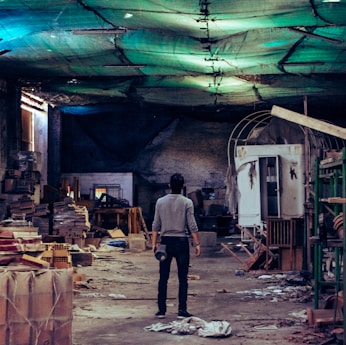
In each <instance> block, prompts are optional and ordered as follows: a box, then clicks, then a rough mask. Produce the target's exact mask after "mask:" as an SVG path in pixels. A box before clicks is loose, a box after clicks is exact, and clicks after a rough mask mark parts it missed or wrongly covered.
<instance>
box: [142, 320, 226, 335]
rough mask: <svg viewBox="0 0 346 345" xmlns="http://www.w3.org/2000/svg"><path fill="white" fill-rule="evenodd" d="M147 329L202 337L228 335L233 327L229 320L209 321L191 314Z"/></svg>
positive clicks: (146, 328) (146, 329)
mask: <svg viewBox="0 0 346 345" xmlns="http://www.w3.org/2000/svg"><path fill="white" fill-rule="evenodd" d="M144 330H145V331H153V332H161V331H165V332H168V333H172V334H180V335H187V334H197V335H198V336H200V337H204V338H206V337H214V338H215V337H228V336H230V335H231V334H232V327H231V325H230V323H229V322H228V321H211V322H207V321H204V320H202V319H200V318H199V317H195V316H191V317H187V318H185V319H183V320H180V321H171V322H169V323H168V324H164V323H161V322H158V323H154V324H152V325H150V326H147V327H145V328H144Z"/></svg>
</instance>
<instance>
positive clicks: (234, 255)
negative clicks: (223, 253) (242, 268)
mask: <svg viewBox="0 0 346 345" xmlns="http://www.w3.org/2000/svg"><path fill="white" fill-rule="evenodd" d="M221 247H222V248H224V249H226V250H227V251H228V253H229V254H231V255H232V256H233V257H234V258H236V259H237V260H238V261H239V262H240V263H241V264H242V265H244V264H245V263H244V262H243V261H242V260H241V259H240V257H239V256H238V255H237V254H236V253H234V252H233V251H232V250H231V249H230V248H228V247H227V246H226V245H225V244H223V243H221Z"/></svg>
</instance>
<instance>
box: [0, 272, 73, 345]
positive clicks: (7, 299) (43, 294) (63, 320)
mask: <svg viewBox="0 0 346 345" xmlns="http://www.w3.org/2000/svg"><path fill="white" fill-rule="evenodd" d="M72 275H73V271H72V269H69V270H66V269H65V270H49V269H48V270H46V269H40V270H30V269H28V270H27V271H15V270H13V271H11V270H4V269H3V270H2V269H0V307H1V310H2V313H0V315H1V316H0V344H6V345H28V344H35V345H44V344H59V345H72V298H73V281H72Z"/></svg>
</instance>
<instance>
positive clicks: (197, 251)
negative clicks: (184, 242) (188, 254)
mask: <svg viewBox="0 0 346 345" xmlns="http://www.w3.org/2000/svg"><path fill="white" fill-rule="evenodd" d="M195 253H196V256H200V255H201V245H200V244H199V245H198V246H196V250H195Z"/></svg>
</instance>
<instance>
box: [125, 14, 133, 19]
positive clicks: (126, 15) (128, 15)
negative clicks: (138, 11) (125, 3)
mask: <svg viewBox="0 0 346 345" xmlns="http://www.w3.org/2000/svg"><path fill="white" fill-rule="evenodd" d="M131 17H133V14H131V13H126V14H125V15H124V18H125V19H128V18H131Z"/></svg>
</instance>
